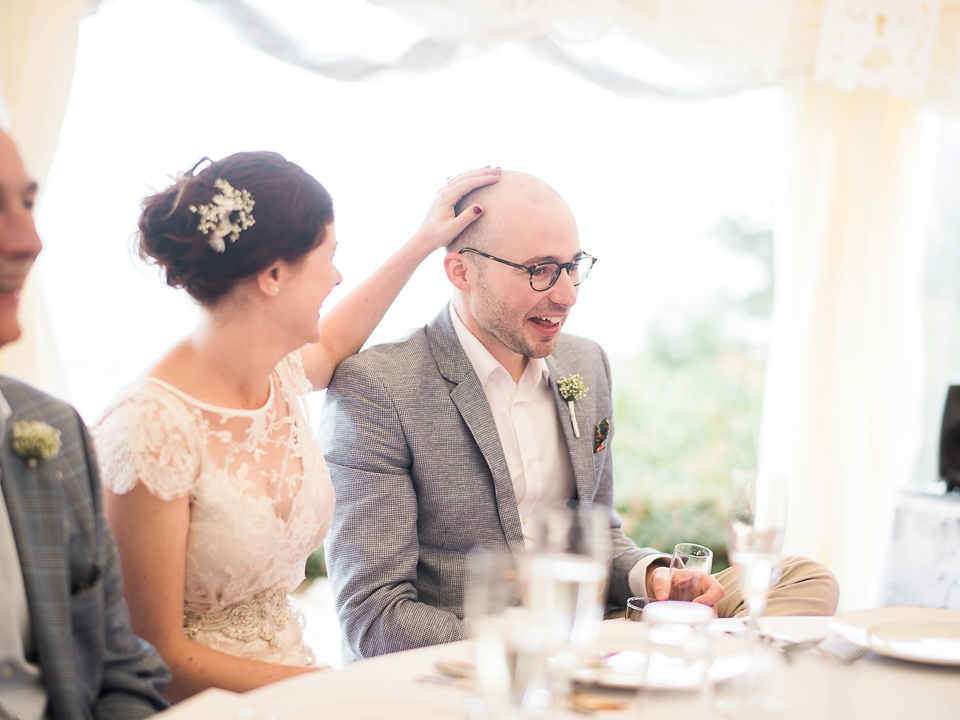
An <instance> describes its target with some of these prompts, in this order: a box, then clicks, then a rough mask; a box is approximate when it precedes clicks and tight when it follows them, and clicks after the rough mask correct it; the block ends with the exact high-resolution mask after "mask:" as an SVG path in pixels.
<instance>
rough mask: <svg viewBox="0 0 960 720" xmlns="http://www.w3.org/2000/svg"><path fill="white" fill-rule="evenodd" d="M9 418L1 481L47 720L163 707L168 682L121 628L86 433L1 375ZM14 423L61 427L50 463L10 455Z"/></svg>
mask: <svg viewBox="0 0 960 720" xmlns="http://www.w3.org/2000/svg"><path fill="white" fill-rule="evenodd" d="M0 391H2V392H3V395H4V397H5V398H6V399H7V402H8V403H9V404H10V407H11V409H12V410H13V414H12V415H11V417H10V418H9V419H8V420H7V422H6V432H5V435H6V437H4V438H3V439H2V442H0V482H2V483H3V497H4V500H5V501H6V503H7V511H8V513H9V515H10V524H11V526H12V528H13V535H14V539H15V540H16V544H17V550H18V553H19V555H20V566H21V568H22V570H23V580H24V585H25V587H26V592H27V602H28V605H29V607H30V621H31V626H32V629H33V634H34V640H35V647H36V651H37V655H38V660H39V664H40V668H41V674H42V679H43V683H44V686H45V687H46V690H47V695H48V697H49V701H50V705H49V712H50V715H51V717H52V718H54V720H73V719H74V718H76V719H77V720H80V719H81V718H98V719H100V720H107V719H110V720H113V719H116V720H130V719H132V718H143V717H146V716H148V715H152V714H153V713H155V712H157V711H158V710H162V709H163V708H165V707H167V702H166V701H164V699H163V697H162V696H161V694H160V693H161V691H162V690H163V688H164V687H165V686H166V684H167V682H168V681H169V679H170V673H169V671H168V670H167V667H166V665H164V663H163V661H162V660H161V659H160V656H159V655H158V654H157V652H156V651H155V650H154V649H153V648H152V647H151V646H150V645H149V644H147V643H146V642H144V641H143V640H141V639H139V638H138V637H136V636H135V635H134V634H133V631H132V630H131V629H130V618H129V616H128V615H127V606H126V604H125V603H124V601H123V595H122V588H121V578H120V560H119V556H118V555H117V549H116V546H115V544H114V540H113V535H112V534H111V532H110V529H109V527H108V526H107V524H106V521H105V520H104V518H103V513H102V509H101V496H100V474H99V471H98V469H97V462H96V457H95V456H94V454H93V448H92V446H91V444H90V439H89V437H88V435H87V430H86V427H85V426H84V424H83V421H82V420H81V419H80V416H79V415H77V412H76V411H75V410H74V409H73V408H72V407H70V406H69V405H67V404H66V403H64V402H62V401H60V400H56V399H54V398H52V397H50V396H49V395H46V394H44V393H42V392H40V391H39V390H36V389H34V388H32V387H30V386H28V385H24V384H23V383H20V382H17V381H15V380H12V379H10V378H6V377H3V376H0ZM19 420H40V421H43V422H45V423H47V424H49V425H51V426H53V427H54V428H57V429H58V430H60V439H61V443H62V446H61V448H60V452H59V454H58V455H57V456H56V457H53V458H49V459H46V460H40V461H39V462H38V463H37V464H36V466H34V467H30V466H29V465H28V464H27V463H26V461H25V460H24V459H23V458H22V457H20V456H18V455H16V454H15V453H14V452H13V449H12V447H11V442H10V434H11V432H12V427H13V424H14V423H15V422H17V421H19Z"/></svg>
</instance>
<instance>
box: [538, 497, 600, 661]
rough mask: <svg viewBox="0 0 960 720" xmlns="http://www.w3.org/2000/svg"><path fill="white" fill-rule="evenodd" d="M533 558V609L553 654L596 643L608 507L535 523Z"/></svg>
mask: <svg viewBox="0 0 960 720" xmlns="http://www.w3.org/2000/svg"><path fill="white" fill-rule="evenodd" d="M535 521H536V527H537V539H538V546H537V548H536V550H535V551H534V552H532V553H530V558H529V572H530V578H529V583H530V585H529V592H530V607H531V608H532V610H533V611H534V613H535V614H536V615H537V617H538V619H539V621H541V622H543V623H544V626H545V628H546V631H547V637H548V642H549V643H550V644H551V646H552V647H553V648H554V649H564V648H582V647H585V646H586V645H587V644H589V643H590V642H592V641H593V640H594V638H595V637H596V635H597V632H598V631H599V629H600V621H601V620H602V619H603V609H604V598H605V597H606V580H607V557H608V554H609V547H610V514H609V510H608V509H606V508H604V507H584V506H580V507H566V506H564V507H560V508H550V509H547V510H545V511H542V512H541V513H540V514H539V515H538V516H537V518H536V520H535Z"/></svg>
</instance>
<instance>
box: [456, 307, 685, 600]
mask: <svg viewBox="0 0 960 720" xmlns="http://www.w3.org/2000/svg"><path fill="white" fill-rule="evenodd" d="M450 319H451V321H452V322H453V329H454V331H455V332H456V333H457V339H458V340H459V341H460V345H461V346H463V351H464V353H466V355H467V359H468V360H469V361H470V364H471V365H473V369H474V371H475V372H476V373H477V377H478V378H479V379H480V384H481V385H482V386H483V392H484V394H485V395H486V396H487V402H489V403H490V411H491V412H492V413H493V421H494V423H496V426H497V432H498V433H499V435H500V444H501V445H502V446H503V454H504V455H505V456H506V458H507V467H508V468H509V469H510V478H511V479H512V480H513V491H514V493H516V496H517V509H518V510H519V512H520V524H521V526H522V529H523V539H524V542H525V543H526V546H527V548H528V549H531V548H532V547H534V546H535V543H536V528H535V525H534V523H533V522H532V521H531V518H534V517H536V512H537V510H538V509H539V508H542V507H546V506H549V505H555V504H557V503H566V502H567V501H568V500H570V498H572V497H573V496H574V488H575V483H574V478H573V465H572V464H571V463H570V453H569V452H568V451H567V443H566V440H565V439H564V437H563V429H562V428H561V427H560V416H559V414H557V406H556V402H555V401H554V398H553V391H552V390H551V389H550V384H549V379H550V370H549V368H547V363H546V361H545V360H543V359H542V358H527V366H526V367H525V368H524V370H523V375H521V376H520V380H519V382H514V381H513V378H512V377H511V376H510V373H508V372H507V370H506V368H504V367H503V365H501V364H500V363H499V362H498V361H497V359H496V358H494V357H493V355H491V354H490V351H489V350H487V349H486V348H485V347H484V346H483V343H481V342H480V340H479V339H477V337H476V336H475V335H474V334H473V333H472V332H470V330H468V329H467V326H466V325H464V324H463V321H462V320H460V317H459V316H458V315H457V311H456V309H455V308H454V307H453V303H450ZM669 559H670V556H669V555H652V556H648V557H646V558H644V559H643V560H641V561H640V562H638V563H637V564H636V565H635V566H634V567H633V569H632V570H631V571H630V576H629V579H628V582H629V584H630V589H631V591H632V592H633V593H634V595H637V596H639V597H646V592H647V591H646V573H647V568H648V567H649V566H650V564H651V563H653V562H654V561H657V560H659V561H661V562H663V561H664V560H667V561H669Z"/></svg>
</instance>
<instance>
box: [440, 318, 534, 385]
mask: <svg viewBox="0 0 960 720" xmlns="http://www.w3.org/2000/svg"><path fill="white" fill-rule="evenodd" d="M450 320H451V322H452V323H453V330H454V332H455V333H456V334H457V339H458V340H459V341H460V345H461V346H462V347H463V352H464V353H466V355H467V360H469V361H470V364H471V365H473V370H474V372H476V373H477V377H478V378H479V379H480V384H481V385H484V386H485V385H486V384H487V382H488V381H489V380H490V378H491V377H493V375H494V373H496V372H497V370H498V369H499V370H501V371H502V372H504V373H505V374H506V376H507V377H508V378H509V377H510V373H508V372H507V369H506V368H505V367H503V365H501V364H500V362H499V361H498V360H497V359H496V358H495V357H494V356H493V355H491V354H490V351H489V350H487V348H485V347H484V346H483V343H482V342H480V339H479V338H478V337H477V336H476V335H474V334H473V333H472V332H470V330H469V328H467V326H466V325H464V323H463V321H462V320H461V319H460V316H459V315H457V310H456V308H455V307H454V306H453V303H450ZM527 372H532V374H533V376H534V377H535V378H536V379H537V380H538V381H539V380H540V379H542V380H543V382H548V381H549V380H550V368H549V367H547V361H546V360H544V359H543V358H531V357H528V358H527V367H526V369H525V370H524V373H525V374H526V373H527ZM511 382H512V378H511ZM535 384H536V383H535Z"/></svg>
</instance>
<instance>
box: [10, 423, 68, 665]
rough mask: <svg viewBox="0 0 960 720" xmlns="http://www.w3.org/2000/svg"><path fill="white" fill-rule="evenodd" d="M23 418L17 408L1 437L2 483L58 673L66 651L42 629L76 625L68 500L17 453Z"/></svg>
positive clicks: (43, 640)
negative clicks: (14, 434)
mask: <svg viewBox="0 0 960 720" xmlns="http://www.w3.org/2000/svg"><path fill="white" fill-rule="evenodd" d="M17 418H18V413H17V410H16V409H14V412H13V415H11V417H10V418H9V419H8V420H7V422H6V424H5V427H4V437H3V438H2V439H0V483H2V484H3V496H4V499H5V500H6V503H7V510H8V512H9V514H10V526H11V528H12V529H13V537H14V539H15V540H16V543H17V552H18V554H19V556H20V566H21V568H22V571H23V584H24V587H25V589H26V592H27V600H28V601H29V603H30V615H31V624H32V626H33V628H34V638H35V640H36V644H37V651H38V653H39V654H40V656H41V659H42V660H43V662H44V667H45V668H46V670H45V671H47V672H50V673H52V674H55V673H56V669H57V667H58V666H59V665H60V664H61V662H60V661H59V660H55V659H53V658H56V656H57V655H59V654H62V653H63V651H64V648H62V647H56V645H57V644H58V643H59V642H60V640H59V639H58V638H55V637H50V636H48V635H47V634H46V633H44V632H38V629H42V628H53V629H60V630H62V629H64V628H69V627H70V618H69V616H68V608H69V601H70V597H69V587H68V580H67V579H68V578H69V576H70V569H69V567H68V562H67V553H66V551H65V548H64V547H63V544H64V542H66V538H64V536H63V519H62V518H61V516H60V512H59V510H58V508H60V507H61V506H62V504H63V502H62V499H61V498H59V497H58V488H57V487H55V485H54V481H53V478H51V477H47V472H46V469H45V468H44V465H43V464H40V465H38V466H36V467H29V466H28V465H27V464H26V463H25V462H24V461H23V458H21V457H18V456H17V455H15V454H14V453H13V451H12V449H11V447H10V442H9V435H10V431H11V430H10V429H11V428H12V427H13V423H14V422H16V420H17ZM51 655H52V656H53V657H52V658H51Z"/></svg>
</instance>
